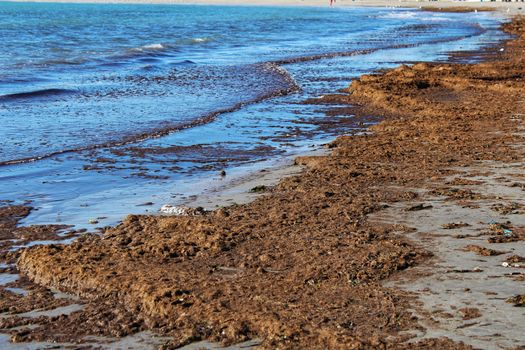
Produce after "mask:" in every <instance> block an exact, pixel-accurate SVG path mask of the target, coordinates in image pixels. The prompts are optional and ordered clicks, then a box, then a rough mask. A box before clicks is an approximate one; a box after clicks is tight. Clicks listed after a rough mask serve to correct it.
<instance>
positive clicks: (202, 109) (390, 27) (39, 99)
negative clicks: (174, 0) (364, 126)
mask: <svg viewBox="0 0 525 350" xmlns="http://www.w3.org/2000/svg"><path fill="white" fill-rule="evenodd" d="M500 21H501V19H499V18H497V17H494V16H493V15H490V14H484V13H478V14H468V15H465V14H439V13H425V12H420V11H417V10H399V9H396V10H393V9H374V8H366V9H365V8H347V9H345V8H337V9H335V8H334V9H331V8H297V7H293V8H286V7H280V8H272V7H221V6H186V5H171V6H165V5H100V4H97V5H94V4H51V3H5V2H0V38H2V50H0V123H1V126H0V199H10V200H15V201H22V200H31V201H33V205H34V206H35V207H36V208H37V209H38V210H37V211H35V212H34V213H33V214H32V215H31V216H30V217H29V218H28V219H27V222H28V223H35V222H38V223H43V222H46V223H49V222H66V223H73V224H77V225H80V226H82V225H83V224H86V222H87V221H88V220H87V218H88V217H99V216H107V217H108V218H107V219H105V221H104V220H101V221H102V222H103V223H108V224H109V223H114V222H116V221H118V219H120V218H121V217H122V215H124V214H126V213H130V212H144V210H145V209H144V207H137V206H136V205H137V204H140V203H143V202H149V201H151V202H153V203H154V205H153V206H151V207H148V210H152V211H155V210H156V208H157V207H158V206H160V205H162V204H165V203H168V202H177V201H180V200H183V199H184V197H186V196H188V195H190V194H196V193H199V192H200V191H202V190H203V189H204V188H205V187H209V186H210V182H213V184H214V185H217V184H219V183H220V182H221V181H222V180H220V179H219V178H217V176H216V174H217V172H218V171H219V170H222V169H227V170H228V173H229V174H230V173H231V174H240V173H245V172H247V171H250V170H253V169H257V168H259V167H261V166H262V162H266V163H264V164H266V165H267V164H269V163H272V162H274V161H276V160H277V159H280V158H282V157H283V156H287V155H293V154H295V153H298V152H302V151H304V150H306V149H309V148H311V146H312V145H314V146H315V145H318V144H320V143H323V142H326V141H327V140H329V139H330V138H332V137H333V136H334V135H336V134H340V133H345V132H352V131H355V130H356V129H359V128H360V127H361V126H359V125H357V123H355V122H353V121H352V116H340V117H338V118H331V119H329V120H328V119H327V118H326V116H325V115H324V110H325V109H326V107H323V106H305V105H301V104H300V102H301V101H303V100H304V99H306V98H309V97H316V96H319V95H322V94H326V93H332V92H334V91H336V90H337V89H339V88H342V87H345V86H347V85H348V83H349V82H350V81H351V80H352V79H353V78H355V77H357V76H359V75H361V74H364V73H370V72H373V71H375V70H377V69H381V68H389V67H392V66H395V65H397V64H399V63H404V62H413V61H420V60H423V61H425V60H426V61H429V60H444V59H447V57H448V56H447V53H448V52H450V51H457V50H471V49H477V48H480V47H482V46H484V45H489V44H493V43H496V42H498V41H500V40H502V39H503V38H504V36H503V35H502V34H501V33H500V32H499V31H498V30H497V26H498V24H499V22H500Z"/></svg>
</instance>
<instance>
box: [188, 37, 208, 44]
mask: <svg viewBox="0 0 525 350" xmlns="http://www.w3.org/2000/svg"><path fill="white" fill-rule="evenodd" d="M210 40H211V39H210V38H194V39H192V40H191V41H192V42H194V43H206V42H208V41H210Z"/></svg>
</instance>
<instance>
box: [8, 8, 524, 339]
mask: <svg viewBox="0 0 525 350" xmlns="http://www.w3.org/2000/svg"><path fill="white" fill-rule="evenodd" d="M524 28H525V19H523V18H515V19H514V21H513V23H512V24H508V25H504V29H505V30H506V31H508V32H509V33H512V34H514V35H517V36H518V37H517V38H516V39H514V40H512V41H510V42H508V43H507V44H506V45H505V47H504V48H503V49H504V50H502V51H500V50H499V48H494V49H493V50H492V52H491V54H487V57H488V59H489V60H490V61H489V62H487V63H480V64H476V65H459V64H457V65H456V64H416V65H414V66H411V67H407V66H401V67H399V68H397V69H394V70H390V71H387V72H384V73H382V74H377V75H367V76H363V77H361V79H359V80H356V81H354V82H353V83H352V85H351V86H350V87H349V88H348V90H347V91H345V92H342V93H339V94H334V95H328V96H324V97H322V98H319V99H314V100H311V101H305V103H316V104H317V103H328V104H330V103H333V104H336V105H338V106H340V105H341V104H349V105H352V107H348V110H347V111H346V112H347V113H354V114H356V115H358V116H369V115H382V116H384V117H385V119H384V121H382V122H381V123H379V124H378V125H376V126H374V127H372V128H371V131H372V133H371V134H368V135H362V136H352V137H349V136H346V137H339V138H338V139H337V140H335V141H334V142H333V143H332V144H331V145H330V149H329V150H330V154H327V155H321V156H304V157H299V158H297V159H296V164H297V165H300V166H303V167H305V170H304V171H303V172H302V173H300V174H296V175H291V176H289V177H286V178H284V179H283V180H282V181H280V182H279V183H278V184H277V185H276V186H273V187H267V188H260V189H261V190H262V192H264V195H263V196H260V197H258V198H257V199H256V200H255V201H253V202H250V203H247V204H242V205H239V204H236V205H232V206H227V207H223V208H220V209H217V210H215V211H211V212H208V211H205V212H202V211H199V212H198V214H199V215H195V216H169V217H158V216H135V215H132V216H129V217H128V218H127V219H126V220H125V222H124V223H123V224H121V225H119V226H117V227H114V228H107V229H106V230H105V232H103V233H102V234H100V235H89V236H87V235H85V236H82V237H81V238H80V239H79V240H78V241H76V242H75V243H73V244H70V245H67V246H64V245H58V244H53V245H48V246H39V247H33V248H29V249H26V250H24V251H23V252H22V253H21V254H20V253H13V254H11V253H10V254H7V255H5V256H3V257H2V261H5V262H13V261H14V260H16V259H18V263H17V266H18V268H19V269H20V270H21V271H22V272H23V273H24V276H23V277H22V278H20V279H19V280H17V281H15V282H9V283H6V284H5V286H6V287H10V288H24V290H26V291H28V294H27V295H24V294H23V293H16V291H17V290H14V291H13V290H7V289H6V288H3V290H2V294H3V295H4V296H5V298H3V299H2V300H8V302H6V303H5V305H4V308H3V310H4V312H5V314H4V315H3V317H2V318H1V319H0V328H2V329H3V330H4V331H5V332H8V333H10V334H11V336H12V339H13V340H15V341H18V342H20V341H31V340H33V341H41V342H64V343H69V344H71V343H81V344H82V343H83V342H84V345H85V346H86V347H89V346H92V343H90V339H91V340H92V338H90V336H91V337H92V336H104V337H125V336H129V335H132V334H135V333H137V332H144V331H154V332H156V333H157V334H159V335H162V336H167V337H169V340H163V343H164V345H162V347H163V348H176V347H180V346H183V345H186V344H191V343H193V342H196V341H200V340H207V341H212V342H221V343H222V344H224V345H229V344H235V343H239V342H243V341H247V340H250V339H257V340H258V341H260V342H261V344H260V346H259V347H260V348H263V349H264V348H266V349H276V348H283V349H284V348H286V349H293V348H297V349H303V348H310V349H325V348H331V349H338V348H341V349H343V348H344V349H348V348H355V349H377V348H386V347H388V348H389V349H433V348H447V349H469V348H471V345H472V346H482V347H484V348H489V347H490V348H503V347H507V346H523V345H525V340H524V339H522V338H521V335H520V334H519V333H518V332H519V329H518V328H519V327H515V324H516V323H515V322H516V321H515V320H519V319H520V317H522V316H523V311H521V310H523V309H522V308H520V307H519V306H521V305H522V304H521V301H520V300H521V299H522V298H521V297H520V294H523V292H522V291H521V292H520V290H519V287H520V284H519V283H520V281H521V282H522V281H523V275H522V272H521V265H519V264H520V262H519V261H521V260H520V257H522V256H523V255H524V252H523V248H522V244H523V243H522V242H523V240H524V239H525V232H524V230H525V229H524V225H525V221H524V219H523V217H524V213H523V210H524V208H523V206H524V205H525V203H523V200H522V199H521V198H522V197H523V196H522V194H523V188H525V184H524V183H525V178H524V177H523V173H524V172H523V166H524V165H523V149H524V148H523V141H524V139H523V135H524V134H523V126H524V124H523V115H524V114H525V112H524V110H525V106H524V103H523V102H524V101H523V95H524V94H523V92H524V90H525V78H524V73H525V63H524V62H523V60H522V55H523V50H524V48H525V31H524ZM340 112H341V108H340V107H338V108H337V113H340ZM252 184H254V185H255V184H256V182H255V183H252ZM252 184H250V186H251V185H252ZM256 186H257V185H255V186H253V187H256ZM253 187H252V188H253ZM241 192H242V191H241ZM7 208H9V209H4V211H6V215H4V216H3V217H4V218H8V219H5V220H4V221H3V222H2V223H1V224H2V225H4V226H3V227H5V228H6V229H5V231H2V232H3V234H4V233H5V235H6V236H5V239H6V240H8V239H10V237H11V236H9V234H11V233H10V232H11V230H13V227H14V225H15V224H16V221H17V220H18V219H19V218H20V217H23V216H24V215H27V213H28V210H29V209H28V208H25V207H7ZM1 228H2V227H0V229H1ZM19 229H20V230H22V231H23V229H22V228H19ZM60 229H62V230H63V229H64V228H58V227H57V228H55V227H47V228H46V229H45V230H44V231H45V232H46V234H45V235H44V236H45V238H46V239H50V237H51V239H52V237H55V236H57V237H60V236H58V233H57V232H59V231H58V230H60ZM30 230H33V231H35V229H34V228H31V229H30ZM48 230H49V231H48ZM36 232H41V231H39V230H36ZM20 234H23V233H22V232H20ZM71 234H73V233H71ZM8 236H9V237H8ZM474 246H476V247H478V248H475V247H474ZM499 252H501V253H502V254H499V255H496V254H498V253H499ZM476 254H482V255H480V256H478V255H476ZM486 254H487V255H486ZM19 255H20V256H19ZM516 256H517V257H516ZM480 260H483V261H480ZM516 261H517V262H516ZM502 262H507V264H510V265H509V266H508V267H503V265H501V264H502ZM512 264H518V267H516V266H515V265H512ZM2 269H3V270H2V272H12V270H13V269H14V267H12V266H4V267H3V268H2ZM494 281H506V282H505V283H498V284H497V285H494ZM35 283H36V284H35ZM47 288H53V289H55V290H60V291H62V292H67V293H70V294H72V295H77V296H79V297H80V301H81V302H82V304H83V305H84V306H83V307H82V309H81V310H77V309H75V307H76V306H75V305H77V304H78V300H74V299H66V300H67V301H64V300H62V299H61V298H58V299H57V298H56V295H55V294H54V293H52V292H50V291H49V290H48V289H47ZM494 293H496V294H494ZM56 300H58V301H56ZM31 305H45V306H44V309H54V308H57V307H58V308H60V307H64V306H68V305H73V306H71V308H72V310H73V312H71V313H64V314H62V315H60V316H56V315H52V316H46V315H42V314H39V315H40V316H39V317H37V318H31V319H30V320H29V317H24V316H23V313H24V312H28V311H30V310H31ZM505 317H506V319H505ZM27 325H32V326H31V327H27ZM513 325H514V326H513ZM35 326H36V327H35ZM497 334H500V336H498V335H497ZM442 337H446V338H442ZM163 339H164V338H163ZM408 340H409V342H407V341H408Z"/></svg>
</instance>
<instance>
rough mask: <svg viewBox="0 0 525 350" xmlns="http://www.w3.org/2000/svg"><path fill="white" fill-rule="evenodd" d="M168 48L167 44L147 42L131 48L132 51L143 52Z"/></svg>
mask: <svg viewBox="0 0 525 350" xmlns="http://www.w3.org/2000/svg"><path fill="white" fill-rule="evenodd" d="M166 48H167V46H166V45H163V44H147V45H142V46H139V47H134V48H132V49H130V51H138V52H142V51H154V50H164V49H166Z"/></svg>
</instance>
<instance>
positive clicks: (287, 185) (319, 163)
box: [21, 64, 501, 348]
mask: <svg viewBox="0 0 525 350" xmlns="http://www.w3.org/2000/svg"><path fill="white" fill-rule="evenodd" d="M431 65H433V64H431ZM425 69H426V68H424V69H423V70H425ZM394 71H395V70H394ZM400 74H404V73H403V70H401V71H400ZM416 74H417V72H416ZM372 76H375V75H372ZM367 79H368V78H366V77H362V78H361V79H360V80H359V82H360V83H362V84H364V85H365V86H366V84H367ZM372 80H373V79H372ZM357 86H358V84H357ZM332 98H334V99H338V98H341V97H338V96H337V95H334V96H332V97H331V96H328V97H327V100H330V99H332ZM376 102H377V101H376ZM365 110H366V108H365ZM383 112H384V113H385V114H388V113H392V111H389V112H388V113H387V112H385V110H383ZM391 121H392V120H391V118H389V120H387V122H391ZM385 124H387V125H388V123H383V122H382V123H380V126H379V127H376V128H374V129H377V130H384V129H382V128H383V127H384V125H385ZM395 125H396V124H394V126H395ZM405 132H408V131H406V130H405ZM365 139H366V137H365ZM347 141H348V140H347V138H344V137H343V138H339V139H338V140H336V141H334V142H333V144H334V145H336V147H335V152H336V153H337V152H343V154H342V155H341V154H339V155H338V156H339V157H341V156H345V155H344V152H349V150H348V149H345V147H348V145H347V144H346V142H347ZM330 157H333V155H328V156H323V157H314V156H308V155H307V156H303V157H299V158H298V159H297V161H296V163H298V164H301V165H303V166H306V167H307V170H306V172H307V173H310V175H308V174H307V175H301V176H292V177H290V178H287V179H285V180H283V181H281V184H279V185H278V186H277V188H276V190H275V191H274V190H272V191H271V193H270V196H277V197H279V196H281V200H283V198H287V197H286V196H287V195H289V191H294V190H297V189H300V190H301V191H300V192H299V193H300V194H301V195H302V193H303V192H302V191H304V190H305V189H302V188H301V187H300V186H301V185H298V184H294V182H295V181H296V180H297V179H298V178H304V177H305V176H312V174H311V173H312V172H316V171H320V172H321V171H326V170H327V168H326V167H325V166H323V162H324V161H325V160H326V158H330ZM500 157H501V155H500ZM465 164H466V161H465ZM352 166H355V164H352ZM330 171H333V170H330ZM365 172H367V171H365ZM429 173H430V172H429ZM360 176H361V175H357V176H353V175H352V177H351V178H354V177H357V178H359V177H360ZM435 176H439V175H435ZM351 181H353V180H351ZM407 181H408V182H410V181H414V180H410V178H408V180H407ZM418 181H421V180H418ZM245 189H246V187H245ZM307 189H308V188H306V190H307ZM310 189H311V188H310ZM275 192H277V194H275ZM326 193H332V194H331V195H326ZM334 195H337V192H333V190H330V191H329V192H325V197H326V198H332V197H333V196H334ZM291 196H292V197H293V195H291ZM397 196H399V194H396V195H395V196H393V197H392V198H390V200H392V199H393V198H394V199H395V198H398V197H397ZM325 197H323V196H321V197H320V198H317V199H318V200H321V201H324V202H326V201H327V199H326V198H325ZM387 197H388V196H387ZM401 197H402V196H401ZM379 198H380V197H379ZM398 200H399V199H398ZM405 200H406V199H405ZM265 201H268V199H258V204H260V203H259V202H263V203H264V202H265ZM328 201H330V200H328ZM408 202H409V203H410V202H414V198H412V199H409V200H408ZM309 203H312V202H309ZM402 203H404V204H405V203H406V202H403V201H402ZM252 205H253V204H252ZM330 205H331V203H330ZM249 207H250V205H248V206H245V207H243V208H241V209H242V210H241V214H242V215H246V214H245V213H244V212H243V210H245V209H246V208H249ZM371 210H372V212H374V213H375V214H374V215H377V214H378V213H379V214H381V211H380V210H381V209H379V208H372V209H371ZM221 211H222V210H219V211H218V212H217V213H216V214H217V215H219V214H220V215H222V214H224V211H222V214H221ZM233 211H235V209H234V210H233ZM213 215H215V214H213ZM230 215H232V214H231V213H228V215H227V216H225V217H223V219H225V218H227V217H229V216H230ZM250 215H251V214H250ZM344 215H349V216H352V214H349V213H346V214H344ZM366 216H367V214H365V217H366ZM299 217H300V216H299ZM142 219H143V218H142V217H139V218H138V220H139V221H141V220H142ZM133 220H135V219H133ZM133 220H131V219H130V220H129V221H128V222H127V223H126V225H128V229H133V228H134V223H133ZM162 220H164V219H159V221H158V222H150V221H148V220H146V221H145V222H141V225H143V224H144V223H145V224H148V225H151V224H153V225H158V224H162V225H164V224H166V225H168V226H169V227H170V229H173V228H172V227H171V226H170V225H172V224H173V223H179V222H185V221H186V223H189V222H194V221H196V222H197V225H204V226H205V227H206V228H205V229H212V227H210V226H208V225H209V223H207V222H206V219H204V220H201V219H200V218H179V219H175V220H173V222H168V220H172V219H166V222H165V223H164V222H163V221H162ZM226 220H227V219H226ZM259 220H263V219H262V218H259ZM354 224H355V225H357V226H356V227H359V228H360V229H361V230H367V229H368V227H367V226H366V225H364V226H363V224H362V222H360V220H359V219H358V220H357V221H354V218H353V216H352V220H351V225H354ZM396 224H398V223H396ZM252 225H254V223H252ZM255 226H256V230H260V227H259V228H257V224H255ZM401 231H403V229H402V230H401ZM141 234H144V233H141ZM145 234H146V235H151V236H152V237H156V236H155V234H154V233H153V232H146V233H145ZM192 234H193V233H192V232H191V229H190V238H191V235H192ZM375 234H378V233H375ZM116 235H124V236H125V235H126V231H125V230H120V231H119V230H118V229H116V230H114V231H113V232H112V233H111V234H110V236H109V237H108V240H109V241H111V240H115V239H116V238H115V237H116ZM211 235H212V236H213V235H214V233H213V232H212V233H211ZM379 235H381V234H379ZM262 237H264V238H266V239H268V238H269V236H262ZM387 237H388V239H393V240H396V239H397V238H392V237H391V236H390V235H389V234H387ZM393 237H395V236H393ZM156 238H158V237H156ZM315 238H316V239H318V237H315ZM180 239H182V240H185V239H186V238H180ZM313 241H315V240H313ZM380 241H381V239H380ZM99 243H100V242H98V243H97V242H93V241H90V240H87V241H85V242H84V243H81V244H80V246H76V247H75V249H78V248H82V247H81V246H82V244H86V246H87V247H92V248H96V249H99V248H101V247H102V246H103V243H102V246H100V245H98V244H99ZM242 243H243V241H241V242H240V243H239V244H242ZM368 243H370V244H372V245H373V244H374V243H372V242H367V244H368ZM199 244H201V243H200V242H199V243H197V246H199ZM219 248H220V247H219ZM383 248H387V249H393V251H391V250H387V251H388V252H389V253H392V254H394V256H396V257H398V258H403V259H408V260H409V262H408V265H409V266H410V265H411V264H412V263H414V260H412V259H414V258H415V260H418V259H421V258H422V257H423V256H424V254H423V253H422V252H421V251H418V250H417V249H416V250H412V252H413V254H415V256H412V257H411V258H410V257H409V256H410V254H409V255H408V256H405V255H403V254H401V255H400V256H399V255H396V254H398V253H399V251H396V249H398V248H399V247H397V248H392V247H390V246H387V247H383ZM54 249H55V248H36V249H33V250H31V253H27V254H26V253H24V256H23V257H22V260H21V261H22V264H23V266H25V267H24V269H25V271H26V272H28V273H29V275H30V276H32V278H34V279H35V280H36V281H38V282H41V283H45V284H46V285H49V284H52V285H55V286H56V287H60V288H61V289H67V290H72V291H75V292H76V293H79V294H81V295H85V296H87V295H91V294H90V293H92V291H90V288H93V289H94V291H93V293H95V294H94V295H96V293H99V292H98V291H97V290H98V288H99V287H98V286H96V284H98V283H100V281H97V278H96V277H92V280H90V282H89V283H95V285H93V286H90V287H88V288H87V290H86V288H85V287H82V285H81V284H77V285H75V282H72V283H73V284H61V283H57V282H56V281H55V280H54V278H50V276H49V275H47V273H46V272H45V271H41V270H40V268H39V267H38V266H36V265H34V263H33V261H32V257H31V254H35V257H36V258H37V260H36V261H39V260H38V259H42V261H46V259H48V258H49V257H48V256H47V252H46V251H49V250H53V251H54ZM210 249H211V250H212V251H213V252H214V253H213V254H220V251H221V250H220V249H219V250H214V249H215V247H214V246H213V241H212V245H211V248H210ZM221 249H222V248H221ZM322 249H324V248H322ZM399 249H401V248H399ZM263 250H264V247H263ZM102 251H103V250H98V252H102ZM55 253H56V254H58V255H60V256H62V257H64V258H66V259H70V258H73V256H72V257H68V256H67V254H65V253H63V252H62V250H61V249H60V250H59V251H58V252H54V253H53V255H54V254H55ZM70 253H71V252H70ZM106 253H107V252H106ZM244 253H246V252H244ZM39 254H41V255H39ZM86 254H87V252H86ZM110 254H115V252H114V251H112V252H111V253H110ZM147 254H149V253H147ZM154 254H156V253H154ZM203 254H204V253H203ZM206 254H207V253H206ZM183 256H185V255H184V254H183ZM198 256H199V255H198V252H197V255H195V256H194V255H191V253H190V255H188V256H187V259H185V258H183V259H181V261H180V262H179V263H182V264H185V266H188V264H190V261H191V260H192V259H194V258H193V257H198ZM261 256H262V255H261ZM376 258H378V259H379V258H380V259H385V260H384V261H385V262H386V263H391V262H390V261H389V260H388V257H383V256H381V255H380V256H379V257H376ZM51 259H53V258H51ZM195 259H196V258H195ZM321 259H322V258H321ZM234 260H235V259H234ZM277 260H278V259H277ZM102 261H104V258H103V257H102ZM372 261H374V260H372ZM381 261H383V260H381ZM261 262H263V264H256V265H261V266H255V270H253V269H254V267H253V266H250V265H249V264H248V266H244V267H242V266H238V265H236V264H233V266H229V265H227V266H225V267H224V269H222V270H221V269H219V270H220V271H222V272H219V274H221V273H222V274H223V276H222V277H223V278H232V276H233V277H234V278H246V276H243V275H242V273H241V272H239V271H240V270H243V269H246V270H249V271H250V272H252V273H255V274H260V273H261V272H260V271H259V268H262V269H263V270H266V271H263V272H262V273H267V274H268V272H269V273H270V274H271V273H273V271H281V268H282V267H283V266H279V264H278V263H277V262H276V259H275V257H271V256H270V257H268V258H264V259H263V260H261ZM335 262H337V261H335ZM366 262H367V263H370V262H371V261H366ZM236 263H238V261H236ZM273 265H275V266H273ZM394 265H395V264H394ZM402 265H403V264H401V265H397V266H396V268H399V269H404V268H402ZM268 266H269V267H268ZM64 267H65V268H66V269H67V268H68V266H67V265H64ZM390 267H392V266H390ZM231 269H233V270H231ZM372 269H373V268H372ZM252 270H253V271H252ZM363 270H364V271H367V272H368V268H363ZM108 271H111V268H110V269H109V270H108ZM371 272H376V273H377V272H378V271H371ZM56 273H57V276H58V275H60V274H61V273H62V272H59V271H56ZM69 273H70V274H72V275H75V274H76V273H78V272H76V271H75V270H74V269H73V270H70V271H69ZM237 274H241V276H240V277H239V276H237ZM379 274H380V276H381V278H382V277H385V276H384V275H382V272H381V271H379ZM389 274H390V272H387V273H386V275H389ZM88 275H89V274H88ZM70 277H71V275H70V276H69V277H67V278H70ZM216 278H217V277H216ZM367 278H371V277H369V276H356V278H355V280H357V281H361V282H363V283H365V284H366V283H375V281H376V280H375V279H373V278H372V282H367V281H369V280H368V279H367ZM244 281H245V282H248V283H249V282H250V280H249V279H248V280H247V281H246V280H244ZM314 283H320V284H322V280H321V281H319V282H317V281H316V280H314ZM319 288H321V286H319ZM374 288H375V287H374ZM79 291H81V292H79ZM109 291H111V287H110V289H109ZM354 292H356V291H355V290H354ZM148 293H149V292H148ZM374 293H378V294H381V293H387V294H388V292H385V291H383V290H382V289H380V288H376V289H374ZM152 296H155V297H157V296H158V295H157V294H154V295H152ZM146 297H148V296H147V295H146ZM357 297H358V298H359V297H361V296H360V294H359V293H357ZM389 297H391V298H393V299H396V298H400V300H405V299H404V298H403V297H402V296H400V295H390V296H389ZM90 298H91V297H90ZM127 298H129V299H127V300H128V301H130V302H132V303H136V302H137V301H136V299H134V297H133V295H130V296H128V297H127ZM185 298H186V297H185ZM188 298H191V296H189V297H188ZM387 299H388V298H387ZM334 300H336V299H334ZM189 307H192V306H191V305H190V306H189ZM151 312H157V311H156V310H155V309H153V310H152V311H151ZM396 312H397V311H396ZM401 314H402V313H401ZM401 314H399V315H398V314H397V313H396V316H395V317H396V320H397V321H399V322H401V323H402V324H404V326H407V325H408V324H407V323H405V322H407V320H406V319H405V318H404V317H405V316H406V315H404V314H402V316H401ZM146 322H147V321H146ZM249 322H250V324H251V322H256V320H250V321H249ZM239 327H240V326H238V325H234V326H233V331H232V332H233V333H232V334H229V333H226V334H225V335H224V336H225V337H226V339H227V340H226V341H231V340H232V339H235V341H238V340H242V339H243V338H242V332H243V329H242V327H240V328H239ZM228 330H229V329H228ZM239 332H241V333H239ZM248 334H252V333H248ZM286 334H287V333H286ZM200 337H206V336H202V335H200ZM210 337H211V338H212V339H216V338H218V339H219V340H223V341H224V339H221V338H220V336H217V335H215V334H213V336H210ZM348 341H350V340H348ZM351 341H352V342H354V341H355V340H354V339H352V340H351ZM285 344H286V343H285ZM334 344H335V345H340V344H341V343H337V341H336V342H335V343H334ZM344 344H346V343H344ZM438 344H440V345H443V346H444V345H445V344H448V345H449V346H450V348H452V344H450V343H438ZM325 345H326V343H325ZM372 345H373V342H372ZM265 346H268V344H266V345H265ZM454 346H456V345H454ZM458 348H459V347H458Z"/></svg>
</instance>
